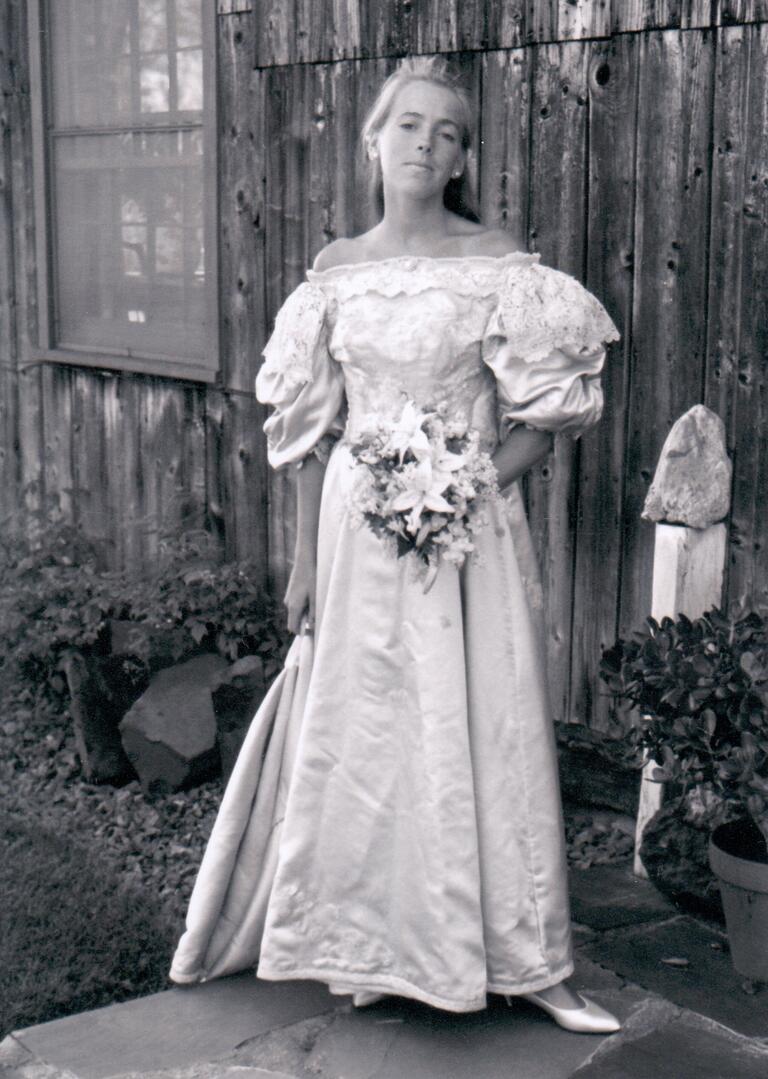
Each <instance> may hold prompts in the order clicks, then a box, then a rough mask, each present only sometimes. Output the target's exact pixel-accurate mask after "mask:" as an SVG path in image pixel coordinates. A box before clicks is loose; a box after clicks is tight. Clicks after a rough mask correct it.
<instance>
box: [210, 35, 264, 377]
mask: <svg viewBox="0 0 768 1079" xmlns="http://www.w3.org/2000/svg"><path fill="white" fill-rule="evenodd" d="M252 28H253V24H252V20H251V19H250V18H247V17H246V16H244V15H233V16H231V17H230V18H228V19H226V20H224V21H223V22H222V23H221V25H220V29H219V70H220V73H221V74H220V79H219V111H220V118H221V125H220V135H219V145H218V159H219V175H220V177H221V182H220V185H219V191H220V196H219V199H220V207H219V221H220V226H219V227H220V232H219V244H220V271H219V272H220V291H219V310H220V317H221V346H222V379H223V383H224V385H225V386H226V387H227V388H229V389H234V390H240V391H241V392H244V393H252V392H253V380H254V377H255V373H256V369H257V366H258V362H257V361H258V356H259V352H260V350H261V348H262V347H263V344H264V331H265V323H266V311H265V295H264V288H265V285H264V260H265V239H264V237H265V228H264V186H265V169H266V161H265V158H266V154H267V150H268V146H269V144H268V143H267V142H266V140H265V134H264V104H263V100H262V95H261V87H262V83H263V76H262V75H261V73H259V72H256V73H254V72H252V70H251V57H252V50H253V41H252V39H251V36H250V35H251V31H252Z"/></svg>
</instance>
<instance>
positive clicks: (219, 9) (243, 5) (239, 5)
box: [216, 0, 254, 15]
mask: <svg viewBox="0 0 768 1079" xmlns="http://www.w3.org/2000/svg"><path fill="white" fill-rule="evenodd" d="M253 7H254V3H253V0H216V14H217V15H239V14H243V13H247V12H251V11H253Z"/></svg>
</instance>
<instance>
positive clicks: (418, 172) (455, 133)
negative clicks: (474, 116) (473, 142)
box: [374, 80, 466, 196]
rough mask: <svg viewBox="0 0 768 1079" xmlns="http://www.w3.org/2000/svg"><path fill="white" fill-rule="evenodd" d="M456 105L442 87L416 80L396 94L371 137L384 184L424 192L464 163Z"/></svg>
mask: <svg viewBox="0 0 768 1079" xmlns="http://www.w3.org/2000/svg"><path fill="white" fill-rule="evenodd" d="M461 114H462V110H461V104H460V102H459V99H458V98H457V97H456V95H455V94H454V93H453V92H452V91H451V90H449V89H448V88H447V87H445V86H438V85H437V84H436V83H433V82H427V81H426V80H419V81H414V82H409V83H406V85H405V86H403V87H402V88H401V89H400V90H399V91H398V93H397V94H396V96H395V99H394V101H393V102H392V108H391V109H390V112H389V116H388V117H387V119H386V121H385V123H384V125H383V127H382V128H381V129H380V130H379V132H378V134H377V135H376V137H375V142H374V146H375V149H376V151H377V152H378V155H379V157H380V159H381V171H382V175H383V177H384V183H385V185H392V186H395V187H398V188H401V189H403V190H408V191H410V192H412V193H414V194H419V195H421V196H427V195H430V194H432V193H433V192H435V191H442V190H443V188H444V187H445V185H446V184H447V183H448V181H449V180H450V179H451V176H452V175H453V174H454V173H456V172H461V171H462V170H463V168H464V164H465V158H466V155H465V153H464V150H463V149H462V146H461V131H462V123H461Z"/></svg>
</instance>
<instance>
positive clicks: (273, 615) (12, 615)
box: [0, 510, 286, 699]
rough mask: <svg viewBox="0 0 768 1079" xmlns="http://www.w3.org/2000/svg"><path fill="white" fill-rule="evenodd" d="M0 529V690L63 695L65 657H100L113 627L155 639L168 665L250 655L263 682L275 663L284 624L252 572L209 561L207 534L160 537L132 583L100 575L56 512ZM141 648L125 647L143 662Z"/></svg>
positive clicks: (142, 640) (88, 548)
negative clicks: (149, 568)
mask: <svg viewBox="0 0 768 1079" xmlns="http://www.w3.org/2000/svg"><path fill="white" fill-rule="evenodd" d="M0 531H2V536H1V537H0V634H1V635H2V639H3V645H4V651H3V655H2V657H0V690H4V691H5V692H8V691H9V689H10V687H12V686H13V685H18V684H20V683H24V684H26V685H28V686H31V687H33V688H35V689H36V690H37V692H39V693H45V694H46V695H49V696H51V695H52V696H53V697H54V698H59V699H60V698H62V697H63V696H64V695H65V694H66V690H67V687H66V682H65V679H64V676H63V663H64V660H65V658H66V655H67V653H68V652H69V651H71V650H73V649H74V650H77V651H79V652H82V653H84V654H91V655H99V654H105V653H106V652H107V651H108V649H109V638H110V626H111V623H112V621H113V620H128V621H129V622H135V623H136V625H137V627H141V628H142V629H144V630H152V631H156V632H157V633H158V634H161V635H163V636H164V639H165V640H166V641H167V642H169V643H170V648H171V657H170V658H171V661H173V660H174V659H180V658H181V657H182V656H183V655H185V654H189V653H190V652H193V651H196V650H197V651H200V650H203V651H206V650H207V651H215V652H219V653H220V654H221V655H223V656H225V657H226V658H228V659H232V660H234V659H237V658H238V657H240V656H243V655H247V654H250V653H255V654H258V655H259V656H260V657H261V658H262V660H263V661H264V666H265V674H266V677H267V678H271V677H272V676H273V675H274V674H276V673H277V671H278V670H279V668H280V666H281V663H282V660H283V658H284V654H285V648H286V636H285V630H284V626H283V621H282V617H281V614H280V613H279V612H278V611H277V610H276V608H275V605H274V603H273V602H272V600H271V599H270V597H269V596H267V595H266V594H265V593H264V592H263V591H262V590H261V589H260V588H259V587H257V585H256V584H255V583H254V582H256V581H258V580H259V579H260V576H261V575H260V573H258V572H257V567H256V566H255V565H254V564H253V563H250V562H245V561H243V562H231V563H221V562H220V561H217V559H216V558H215V557H214V554H213V551H214V545H213V543H212V540H211V537H210V536H209V535H208V534H207V533H204V532H187V533H183V534H182V535H181V536H180V537H178V538H177V539H173V540H167V541H166V542H165V543H164V544H163V545H162V549H161V555H160V558H159V560H158V564H157V566H156V568H155V569H154V572H152V573H151V574H149V575H147V576H144V577H138V576H137V575H135V574H131V573H127V572H125V573H117V572H108V571H105V570H103V569H100V568H99V556H98V552H97V550H96V549H95V547H94V546H93V545H91V544H89V542H88V541H87V540H86V539H85V538H84V537H83V536H82V534H81V533H80V532H79V531H78V530H77V529H76V528H74V527H73V526H71V525H68V524H67V523H66V522H65V521H63V520H62V519H61V516H60V514H58V512H57V511H55V510H54V511H50V512H49V513H48V514H47V515H42V514H40V515H38V516H37V518H36V519H34V523H33V526H32V527H29V528H28V529H27V531H22V529H21V528H20V527H19V525H18V522H14V523H11V524H10V526H9V523H8V522H6V528H5V529H4V530H0ZM169 631H174V632H169ZM147 642H148V636H147V634H146V633H144V634H143V635H142V634H137V635H136V637H135V640H134V641H133V642H132V645H131V651H133V652H135V654H136V655H137V656H139V657H140V658H141V659H142V660H144V661H147V660H148V659H149V656H148V655H147V654H146V650H147V647H148V644H147ZM134 674H136V675H137V677H140V672H134Z"/></svg>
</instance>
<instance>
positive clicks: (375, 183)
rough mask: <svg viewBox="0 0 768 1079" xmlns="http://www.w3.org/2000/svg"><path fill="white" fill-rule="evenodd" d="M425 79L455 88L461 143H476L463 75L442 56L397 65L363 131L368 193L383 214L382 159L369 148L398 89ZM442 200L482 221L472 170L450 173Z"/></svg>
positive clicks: (467, 145)
mask: <svg viewBox="0 0 768 1079" xmlns="http://www.w3.org/2000/svg"><path fill="white" fill-rule="evenodd" d="M419 80H424V81H426V82H433V83H435V84H436V85H437V86H445V87H446V88H447V89H449V90H451V91H453V93H454V94H455V95H456V98H457V99H458V101H459V104H460V106H461V109H460V120H461V145H462V148H463V149H464V151H465V152H469V151H471V150H472V147H473V144H474V126H475V125H474V120H473V116H472V102H471V99H470V96H469V93H468V91H467V89H466V87H465V86H464V85H463V83H462V80H461V76H460V75H459V74H458V73H456V72H454V71H453V70H452V69H451V67H450V66H449V64H448V62H447V61H446V60H445V58H444V57H442V56H406V57H405V58H404V59H403V60H402V61H401V62H400V64H399V66H398V67H397V69H396V70H395V71H393V72H392V74H391V75H390V76H389V78H388V79H387V80H386V81H385V82H384V85H383V86H382V88H381V90H380V91H379V93H378V95H377V97H376V100H375V101H374V103H373V105H372V106H371V108H370V110H369V111H368V115H367V116H366V118H365V120H364V122H363V127H362V131H361V133H360V135H361V141H362V146H363V155H364V157H365V161H366V164H367V167H368V171H369V176H368V195H369V198H370V200H371V203H372V205H373V206H374V208H375V209H376V211H377V212H378V214H379V215H380V216H381V215H382V214H383V213H384V181H383V178H382V174H381V161H380V160H379V158H378V157H375V158H373V159H371V156H370V150H371V147H372V145H373V141H374V138H375V136H376V135H377V134H378V132H379V131H380V130H381V129H382V127H383V126H384V124H385V123H386V122H387V119H388V117H389V114H390V112H391V110H392V103H393V101H394V100H395V96H396V95H397V92H398V91H399V90H400V89H401V88H402V87H403V86H405V85H407V83H409V82H417V81H419ZM443 202H444V204H445V206H446V207H447V209H449V210H452V211H453V213H456V214H459V215H460V216H461V217H466V218H468V220H470V221H479V220H480V217H479V214H478V212H477V199H476V197H475V192H474V189H473V186H472V181H471V179H470V177H469V173H468V171H467V169H466V168H465V169H464V170H463V171H462V174H461V176H459V177H458V178H454V177H451V179H450V180H449V181H448V183H447V184H446V185H445V191H444V193H443Z"/></svg>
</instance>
